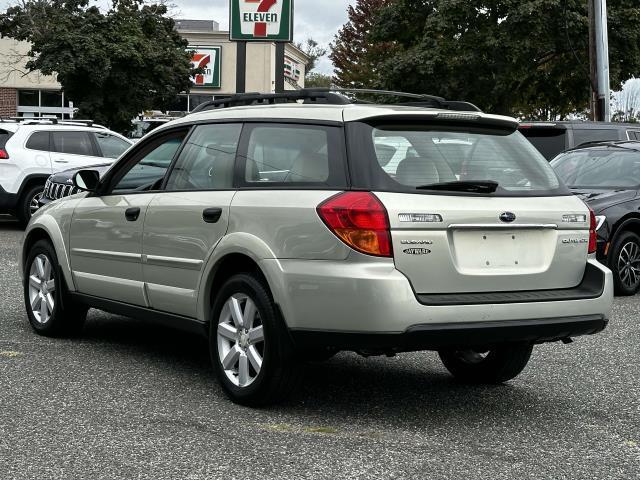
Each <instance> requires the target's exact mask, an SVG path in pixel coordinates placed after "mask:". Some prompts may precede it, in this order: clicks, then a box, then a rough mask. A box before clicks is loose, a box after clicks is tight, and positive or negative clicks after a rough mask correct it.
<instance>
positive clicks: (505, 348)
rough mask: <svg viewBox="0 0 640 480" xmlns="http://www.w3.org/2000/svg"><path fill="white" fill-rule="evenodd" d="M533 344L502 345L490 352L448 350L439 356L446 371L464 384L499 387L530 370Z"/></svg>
mask: <svg viewBox="0 0 640 480" xmlns="http://www.w3.org/2000/svg"><path fill="white" fill-rule="evenodd" d="M532 351H533V345H532V344H528V343H527V344H524V343H517V344H509V345H502V346H499V347H496V348H492V349H490V350H485V351H483V350H481V349H473V348H468V349H449V350H441V351H440V352H438V353H439V355H440V359H441V360H442V363H443V364H444V366H445V367H446V369H447V370H449V372H450V373H451V374H452V375H453V376H454V377H455V378H456V379H457V380H459V381H461V382H464V383H476V384H478V383H485V384H498V383H503V382H506V381H508V380H511V379H513V378H515V377H517V376H518V375H519V374H520V372H522V370H524V368H525V367H526V366H527V363H528V362H529V358H531V352H532Z"/></svg>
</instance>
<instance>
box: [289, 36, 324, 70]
mask: <svg viewBox="0 0 640 480" xmlns="http://www.w3.org/2000/svg"><path fill="white" fill-rule="evenodd" d="M295 46H296V47H298V49H300V50H302V51H303V52H304V53H306V54H307V56H308V57H309V63H308V64H307V69H306V73H307V75H309V74H310V73H311V72H312V71H313V70H315V68H316V67H317V66H318V60H320V58H322V57H324V56H325V55H326V54H327V49H326V48H324V47H321V46H320V45H319V44H318V42H316V41H315V40H314V39H313V38H307V41H306V42H304V43H302V42H298V43H296V44H295Z"/></svg>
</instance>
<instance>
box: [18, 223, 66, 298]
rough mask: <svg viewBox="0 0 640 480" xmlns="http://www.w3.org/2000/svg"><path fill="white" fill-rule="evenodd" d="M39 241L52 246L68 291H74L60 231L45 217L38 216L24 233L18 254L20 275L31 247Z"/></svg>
mask: <svg viewBox="0 0 640 480" xmlns="http://www.w3.org/2000/svg"><path fill="white" fill-rule="evenodd" d="M39 240H48V241H49V242H51V244H52V245H53V248H54V249H55V251H56V255H57V257H58V267H59V268H60V270H61V271H62V274H63V276H64V280H65V282H66V285H67V288H68V289H69V290H72V291H75V289H76V288H75V284H74V282H73V276H72V274H71V264H70V262H69V256H68V255H67V250H66V248H65V244H64V240H63V236H62V231H61V230H60V227H59V226H58V224H57V222H56V221H55V220H54V219H53V218H51V217H48V216H46V215H43V216H40V217H39V218H38V220H37V221H36V222H35V223H32V224H30V225H29V227H28V228H27V230H26V232H25V236H24V240H23V242H22V251H21V254H20V275H23V272H24V265H25V263H26V260H27V256H28V255H29V251H30V250H31V247H32V246H33V245H34V244H35V243H36V242H37V241H39Z"/></svg>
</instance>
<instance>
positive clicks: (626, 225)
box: [609, 213, 640, 244]
mask: <svg viewBox="0 0 640 480" xmlns="http://www.w3.org/2000/svg"><path fill="white" fill-rule="evenodd" d="M622 232H633V233H635V234H636V235H638V236H640V215H638V214H636V213H630V214H628V215H625V216H624V217H622V218H621V219H620V220H618V222H616V224H615V226H614V228H613V229H612V231H611V236H610V238H609V242H610V243H611V244H613V242H614V241H615V240H616V239H617V237H618V235H620V234H621V233H622Z"/></svg>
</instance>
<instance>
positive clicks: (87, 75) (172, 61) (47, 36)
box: [0, 0, 199, 132]
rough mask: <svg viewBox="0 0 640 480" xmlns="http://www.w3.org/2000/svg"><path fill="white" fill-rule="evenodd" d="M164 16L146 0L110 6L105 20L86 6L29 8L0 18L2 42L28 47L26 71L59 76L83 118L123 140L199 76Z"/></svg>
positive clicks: (119, 0) (58, 0)
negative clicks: (135, 122)
mask: <svg viewBox="0 0 640 480" xmlns="http://www.w3.org/2000/svg"><path fill="white" fill-rule="evenodd" d="M166 13H167V7H166V6H165V5H163V4H159V5H151V4H146V3H143V1H142V0H113V3H112V6H111V8H110V9H109V10H108V11H106V12H105V13H103V12H101V11H100V10H99V9H98V7H97V6H95V5H90V1H89V0H28V1H26V2H24V3H22V4H21V5H19V6H14V7H10V8H8V9H7V10H6V12H5V13H3V14H0V36H2V37H12V38H15V39H17V40H25V41H28V42H30V43H31V50H30V52H29V54H28V57H29V58H28V62H27V65H26V66H27V69H28V70H29V71H33V70H39V71H41V72H42V73H44V74H46V75H50V74H57V78H58V81H59V82H60V83H61V85H62V87H63V89H64V91H65V95H66V97H67V98H69V99H70V100H72V101H73V102H74V104H75V106H76V107H78V108H79V116H82V117H88V118H92V119H94V120H96V121H98V122H100V123H104V124H106V125H109V126H110V127H111V128H113V129H114V130H117V131H120V132H126V131H128V130H129V129H130V128H131V120H132V119H133V118H134V117H135V116H136V115H137V114H138V113H140V112H142V111H144V110H148V109H151V108H164V107H167V106H168V105H169V104H171V103H172V102H173V101H175V99H176V96H177V94H178V93H180V92H182V91H185V90H188V89H189V87H190V84H191V82H190V77H191V76H192V75H193V74H195V73H197V72H199V71H197V70H194V69H193V68H192V64H191V52H188V51H187V45H188V43H187V41H186V40H184V39H182V38H181V37H180V35H179V34H178V33H177V32H176V30H175V29H174V21H173V20H172V19H171V18H168V17H167V16H166Z"/></svg>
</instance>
